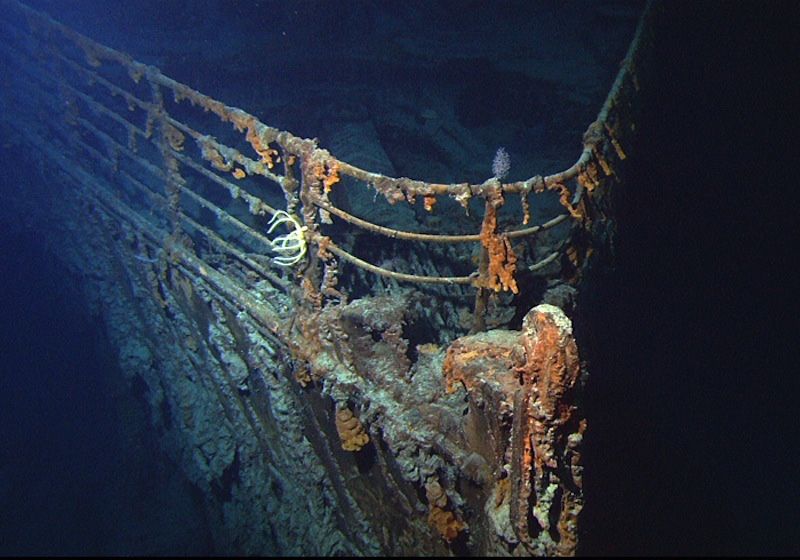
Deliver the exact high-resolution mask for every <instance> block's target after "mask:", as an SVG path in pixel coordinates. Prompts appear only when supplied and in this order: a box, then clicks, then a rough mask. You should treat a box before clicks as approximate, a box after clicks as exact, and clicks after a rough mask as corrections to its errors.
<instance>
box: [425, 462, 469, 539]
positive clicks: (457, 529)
mask: <svg viewBox="0 0 800 560" xmlns="http://www.w3.org/2000/svg"><path fill="white" fill-rule="evenodd" d="M425 497H426V498H427V500H428V507H429V508H430V512H429V513H428V523H429V524H430V525H431V526H432V527H434V528H435V529H436V530H437V531H438V532H439V534H440V535H441V536H442V538H443V539H444V540H446V541H447V542H452V541H453V540H454V539H455V538H456V537H458V535H459V533H461V531H463V530H464V529H466V527H467V524H466V523H464V522H463V521H462V520H460V519H459V518H458V517H457V516H456V514H455V513H453V512H452V511H451V510H450V509H449V508H448V507H447V504H448V500H447V494H445V492H444V489H443V488H442V486H441V485H440V484H439V481H438V480H437V479H436V478H435V477H433V478H430V479H429V480H428V482H426V483H425Z"/></svg>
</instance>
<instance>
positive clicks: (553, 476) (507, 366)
mask: <svg viewBox="0 0 800 560" xmlns="http://www.w3.org/2000/svg"><path fill="white" fill-rule="evenodd" d="M444 372H445V379H446V383H447V387H448V390H449V391H451V392H452V391H455V390H456V388H457V386H458V385H460V384H463V386H464V387H466V389H467V392H468V394H469V400H470V412H471V413H473V414H474V415H475V416H480V417H481V419H479V420H468V425H467V426H466V427H465V431H466V432H467V438H468V439H469V438H470V437H471V436H470V432H471V431H475V432H483V433H482V434H480V435H475V436H473V437H475V439H479V438H481V437H482V439H484V440H485V441H487V442H488V443H486V444H484V455H485V456H486V457H485V458H486V459H487V461H489V463H490V464H494V465H495V466H496V468H495V473H496V476H497V479H498V481H497V485H498V487H501V485H502V487H509V486H510V499H509V500H499V499H498V501H502V502H503V504H506V503H507V507H508V508H509V511H508V512H507V519H508V522H509V524H510V527H511V529H512V530H513V533H514V536H515V537H516V539H518V540H519V542H520V543H521V544H523V545H524V546H525V547H526V548H529V549H530V550H531V552H537V553H544V554H547V555H554V554H555V555H564V556H569V555H574V554H575V552H576V548H577V543H578V517H579V514H580V512H581V509H582V507H583V481H582V471H583V467H582V465H581V455H580V447H581V442H582V439H583V433H584V431H585V430H586V421H585V419H584V417H583V415H582V413H581V411H580V409H579V406H578V397H579V392H580V381H581V374H582V368H581V363H580V360H579V356H578V349H577V345H576V343H575V339H574V337H573V334H572V323H571V321H570V320H569V318H568V317H567V316H566V315H565V314H564V312H563V311H562V310H561V309H559V308H558V307H555V306H553V305H548V304H542V305H538V306H536V307H534V308H533V309H531V310H530V311H529V312H528V314H527V315H526V316H525V319H524V320H523V325H522V331H521V332H517V331H491V332H489V333H480V334H477V335H471V336H467V337H463V338H460V339H458V340H457V341H455V342H454V343H453V344H452V345H451V347H450V349H449V350H448V353H447V358H446V359H445V364H444ZM468 416H469V415H468ZM470 422H473V423H474V424H475V425H480V426H483V427H484V428H471V427H470V425H469V423H470ZM487 432H488V436H489V437H488V438H487V437H486V436H487ZM506 478H507V479H509V482H504V483H502V484H501V481H504V480H505V479H506ZM494 507H495V508H499V507H500V504H499V503H498V504H496V505H495V506H494Z"/></svg>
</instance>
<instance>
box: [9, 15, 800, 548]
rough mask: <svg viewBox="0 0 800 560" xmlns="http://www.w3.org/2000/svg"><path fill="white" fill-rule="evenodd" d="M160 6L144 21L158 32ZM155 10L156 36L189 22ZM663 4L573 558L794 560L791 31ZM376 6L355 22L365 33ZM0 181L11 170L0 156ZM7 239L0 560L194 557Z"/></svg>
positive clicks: (57, 270)
mask: <svg viewBox="0 0 800 560" xmlns="http://www.w3.org/2000/svg"><path fill="white" fill-rule="evenodd" d="M135 4H136V3H135V2H133V3H129V4H128V8H127V9H128V10H129V11H130V10H132V8H131V6H133V5H135ZM256 4H258V5H260V6H264V7H265V9H266V8H267V7H269V6H268V3H260V4H259V3H256ZM331 4H335V3H331ZM458 4H459V3H458V2H444V3H439V4H437V6H439V7H440V9H438V10H437V11H436V13H437V14H441V13H447V10H448V9H456V8H458ZM36 5H38V6H41V7H44V8H48V9H50V10H53V11H51V13H53V14H54V15H56V16H60V17H63V19H64V20H65V21H71V22H73V23H75V24H77V23H79V22H81V21H84V22H86V21H91V22H101V23H96V24H95V23H93V24H88V25H89V27H91V25H97V26H99V27H98V28H97V29H96V32H97V34H96V37H97V38H98V39H100V40H104V41H111V42H113V39H114V33H116V34H118V37H117V39H118V42H117V46H119V47H121V48H123V47H124V48H127V49H130V50H135V46H136V45H135V40H134V39H131V37H132V36H133V34H132V32H133V31H134V30H135V23H134V22H133V21H130V22H129V23H128V24H127V25H110V26H109V25H106V26H103V25H102V21H104V19H103V18H102V17H101V15H99V12H98V10H96V9H95V10H93V9H91V5H90V4H89V3H86V2H82V3H78V4H76V5H75V6H77V7H75V6H74V7H73V8H72V9H69V8H64V7H63V6H62V4H61V3H54V2H52V1H45V0H42V1H41V2H38V3H37V4H36ZM98 5H100V4H98ZM161 5H162V4H161V3H153V2H147V3H144V4H142V13H143V14H145V15H146V17H147V18H149V20H150V21H151V22H152V21H158V17H159V10H158V7H159V6H161ZM163 5H164V6H165V7H164V10H165V12H164V14H163V15H162V17H164V18H172V19H171V20H170V21H172V23H175V19H174V18H178V17H187V13H190V12H192V11H191V10H187V9H186V8H184V7H177V6H176V5H173V4H171V3H169V2H168V3H165V4H163ZM309 5H310V4H309V3H300V4H298V8H299V9H308V6H309ZM365 5H367V4H366V3H365ZM468 5H469V6H470V7H475V6H476V5H478V4H476V3H468ZM502 5H503V6H507V5H508V4H506V3H503V4H502ZM668 5H670V6H672V7H673V9H674V10H675V17H674V18H673V19H672V20H671V21H670V23H669V25H668V27H667V28H666V29H664V30H662V33H663V39H662V40H661V42H660V46H659V50H658V56H659V60H660V73H659V77H658V78H657V81H658V87H657V88H656V93H655V94H654V95H653V98H652V99H650V100H649V106H650V107H651V109H650V111H649V112H648V113H647V114H646V115H645V118H644V120H643V122H642V123H640V127H641V129H642V130H643V134H642V138H641V143H640V146H639V147H638V148H637V152H638V153H637V158H638V159H637V160H636V163H635V165H634V166H633V169H631V173H630V177H629V180H628V183H627V184H626V185H625V187H624V190H623V196H620V207H619V212H620V225H619V237H618V261H617V266H616V268H615V269H614V270H612V271H609V272H608V273H606V274H605V275H603V276H602V277H601V278H599V279H598V281H597V287H596V292H595V294H594V295H593V297H592V298H591V299H592V301H591V304H592V307H591V309H590V319H591V323H592V340H591V341H589V342H588V343H587V346H586V351H587V353H588V356H589V357H590V359H591V360H592V362H591V369H590V371H591V379H590V383H589V387H588V389H587V396H586V398H587V402H586V411H587V417H588V419H589V426H590V431H589V435H588V437H587V440H586V444H587V449H586V455H585V465H586V475H585V484H586V496H587V506H586V508H585V510H584V517H583V519H582V523H583V531H584V535H583V537H582V549H581V551H582V552H583V553H584V554H587V555H594V554H600V555H605V554H623V555H633V554H644V555H690V554H711V555H717V554H734V555H736V554H788V553H795V554H797V553H800V539H798V537H797V535H796V531H797V524H798V522H799V521H800V505H798V504H800V492H798V488H800V485H798V484H797V482H796V480H797V476H798V468H799V464H800V459H799V457H800V452H799V451H798V446H797V445H798V438H797V427H796V426H797V412H796V409H797V395H798V392H797V389H798V383H797V374H796V371H797V366H796V365H795V364H794V362H795V361H796V360H795V354H796V347H797V344H796V341H795V340H796V334H794V333H792V334H791V336H789V335H787V334H786V333H785V329H784V327H785V326H786V325H787V324H788V323H789V321H790V320H791V319H793V318H794V317H795V315H794V314H793V313H792V312H790V311H789V310H790V307H791V305H790V302H791V301H792V300H791V299H790V297H789V296H784V295H783V294H782V293H780V292H778V289H779V288H778V286H777V284H778V282H776V280H783V279H786V278H789V279H790V282H791V284H792V285H791V292H790V293H793V292H796V284H797V282H796V276H795V274H794V272H793V271H792V270H791V266H792V265H793V263H794V261H796V259H797V257H796V249H795V248H794V238H793V237H792V236H791V235H790V233H789V232H790V231H791V228H792V227H793V224H794V221H795V218H794V214H795V213H796V210H795V208H796V206H795V205H794V204H793V203H791V202H790V198H789V196H790V194H791V191H792V190H793V189H795V184H796V179H795V178H794V175H796V173H797V172H796V169H795V168H796V156H792V154H791V152H790V151H789V148H791V147H792V142H793V141H794V137H793V136H787V135H786V134H787V133H788V132H791V131H787V130H786V129H787V121H788V120H789V118H790V117H791V116H793V115H794V116H795V118H796V109H795V108H792V107H795V106H794V105H792V104H791V103H790V100H791V99H793V98H794V94H795V93H797V91H796V86H795V85H794V80H793V79H792V77H793V73H794V72H795V70H796V65H797V64H798V60H797V53H798V52H800V50H798V48H797V44H796V41H795V40H794V39H791V40H790V39H789V38H790V37H792V33H791V31H792V29H793V28H794V26H795V25H796V24H797V23H800V19H798V17H797V10H796V7H795V5H793V4H791V3H768V4H762V5H755V4H750V5H749V7H745V8H741V9H737V8H735V7H734V6H733V5H732V4H728V5H721V4H711V3H708V4H700V5H697V4H694V3H680V4H668ZM196 6H198V7H197V10H195V11H194V12H192V13H194V17H196V18H197V21H198V22H201V21H202V17H201V15H202V12H203V6H204V4H202V3H196ZM233 6H240V4H233ZM375 6H376V5H375V4H369V9H367V8H365V13H368V14H369V17H371V18H380V17H381V11H380V9H378V8H376V7H375ZM571 6H572V7H573V8H574V5H571ZM96 7H97V5H95V8H96ZM56 8H58V9H56ZM545 8H546V9H548V10H556V9H558V8H557V6H556V5H554V4H552V3H545ZM237 10H239V8H238V7H237V8H232V9H231V10H222V11H220V12H215V13H220V14H223V15H224V16H226V17H230V18H231V21H225V20H221V21H219V22H218V23H217V24H218V25H226V24H227V25H231V26H233V25H240V26H241V25H244V26H245V27H250V28H251V29H255V28H257V26H258V24H259V22H258V21H257V20H256V21H254V20H253V19H252V18H251V19H250V20H248V22H246V23H242V21H241V18H240V17H238V16H239V12H238V11H237ZM133 11H135V10H133ZM57 12H58V13H57ZM281 13H282V14H283V17H290V15H291V12H290V11H289V12H287V11H283V12H281ZM264 17H266V16H264ZM121 18H122V16H120V15H116V16H114V17H113V18H111V19H110V20H108V21H113V22H116V23H119V22H120V21H121ZM263 21H265V20H262V22H263ZM433 23H434V22H432V24H433ZM198 25H199V26H200V27H202V25H200V24H198ZM203 25H208V23H207V22H206V23H204V24H203ZM290 25H294V26H298V25H300V24H299V23H297V22H295V23H290ZM183 27H185V26H183ZM83 31H84V32H87V30H85V29H84V30H83ZM790 41H791V42H790ZM142 46H143V47H144V46H145V45H142ZM170 64H177V62H176V61H175V60H171V61H170ZM185 71H186V72H187V76H191V75H192V69H185ZM196 72H199V70H197V69H195V73H196ZM178 77H180V76H178ZM244 93H245V92H242V96H243V98H245V95H244ZM598 106H599V105H598ZM586 124H588V122H587V123H586ZM299 132H300V133H305V132H306V131H299ZM309 134H313V131H310V132H309ZM795 135H796V131H795ZM576 141H577V138H576ZM787 162H789V163H791V164H792V165H794V167H789V168H788V169H789V170H790V171H791V172H788V171H787ZM2 163H3V165H4V168H5V169H13V168H14V161H13V159H11V156H10V155H9V154H7V153H4V155H3V159H2ZM16 172H18V171H9V172H7V173H5V174H4V175H3V176H2V177H0V194H2V196H1V197H0V200H7V199H9V198H10V197H14V196H17V194H16V191H15V189H16V188H17V185H18V182H17V181H16V179H15V173H16ZM12 224H13V226H12ZM18 224H19V221H18V220H16V219H14V218H13V217H9V216H4V217H3V219H2V220H0V225H2V230H0V259H2V261H1V262H2V270H1V271H0V310H2V313H3V317H2V321H0V364H2V365H1V366H0V368H1V369H0V554H17V553H21V554H37V555H38V554H99V553H113V554H135V553H143V554H207V553H212V552H213V547H212V545H211V540H210V536H209V534H208V530H207V526H206V523H205V520H204V519H203V517H202V514H201V509H200V507H199V505H198V504H199V502H198V500H199V497H198V496H197V495H196V494H195V493H194V491H193V490H192V488H191V486H190V485H189V484H188V483H187V482H186V481H185V480H184V479H182V478H181V476H180V474H179V473H178V472H177V468H176V467H175V465H173V464H171V463H170V462H169V460H168V459H166V457H165V456H164V455H163V454H161V453H160V452H159V450H158V445H157V442H156V441H155V440H154V439H153V438H152V437H151V436H150V435H149V434H148V432H147V418H146V413H145V409H144V408H143V406H142V405H141V403H138V402H137V401H136V400H135V399H134V398H133V397H131V396H126V394H125V393H124V391H123V390H122V389H121V387H123V384H122V381H121V373H120V372H119V371H117V369H116V359H115V355H114V350H113V348H111V347H110V345H109V343H108V341H107V340H106V338H105V335H104V328H103V325H102V324H101V323H99V319H98V318H97V317H95V316H92V315H91V314H90V313H89V312H88V311H87V310H86V308H85V306H84V302H83V301H82V299H81V298H80V296H79V291H78V290H77V289H75V288H74V284H75V282H76V281H77V280H76V279H75V278H72V277H70V275H69V273H68V272H67V271H66V270H65V269H64V268H63V267H62V266H61V265H60V264H59V263H58V261H57V260H56V259H55V258H54V255H52V254H50V253H48V251H47V250H46V248H45V247H44V246H43V243H42V236H41V235H40V233H39V232H37V230H36V229H33V228H27V229H24V230H22V229H20V228H19V227H18ZM41 227H47V225H46V224H42V225H41ZM787 362H788V365H787ZM175 518H177V519H181V520H182V521H181V523H174V522H170V521H169V520H170V519H175Z"/></svg>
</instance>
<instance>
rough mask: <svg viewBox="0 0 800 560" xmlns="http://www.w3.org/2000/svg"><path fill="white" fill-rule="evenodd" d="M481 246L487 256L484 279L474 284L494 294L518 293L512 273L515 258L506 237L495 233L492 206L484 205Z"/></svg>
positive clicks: (515, 261) (494, 212) (495, 213)
mask: <svg viewBox="0 0 800 560" xmlns="http://www.w3.org/2000/svg"><path fill="white" fill-rule="evenodd" d="M480 237H481V244H482V245H483V247H484V248H485V249H486V252H487V253H488V255H489V262H488V269H487V271H486V272H487V273H486V275H485V277H481V278H479V279H478V281H477V282H476V285H477V286H478V287H480V288H490V289H492V290H494V291H495V292H499V291H500V290H503V291H508V290H511V291H512V292H514V293H515V294H517V293H519V288H518V287H517V281H516V280H515V279H514V272H516V270H517V256H516V255H515V254H514V249H513V248H512V247H511V241H510V240H509V239H508V236H507V235H504V234H498V233H497V210H496V208H495V207H494V205H493V204H486V215H485V216H484V218H483V226H482V227H481V234H480Z"/></svg>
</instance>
